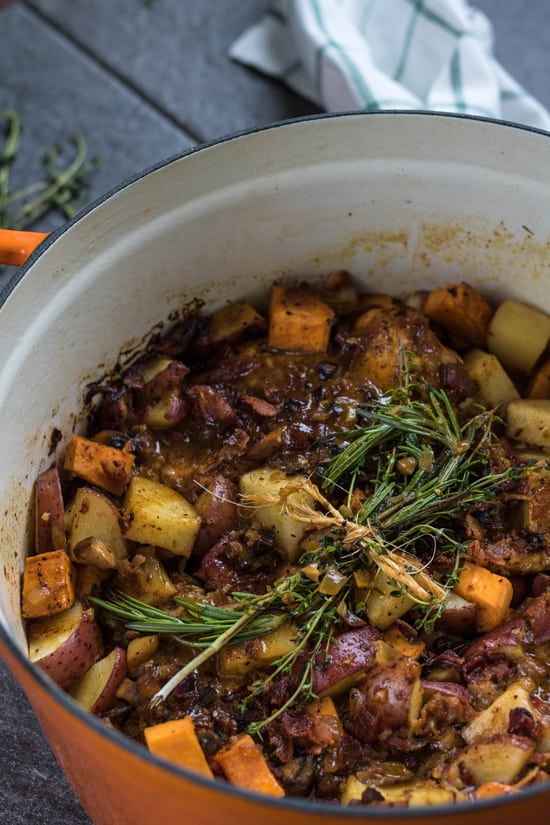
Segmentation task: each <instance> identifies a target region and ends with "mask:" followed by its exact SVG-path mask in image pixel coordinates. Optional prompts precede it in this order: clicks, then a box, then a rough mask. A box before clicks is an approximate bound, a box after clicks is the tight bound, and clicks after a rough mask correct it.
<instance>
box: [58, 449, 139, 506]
mask: <svg viewBox="0 0 550 825" xmlns="http://www.w3.org/2000/svg"><path fill="white" fill-rule="evenodd" d="M133 464H134V456H133V455H132V454H131V453H128V452H126V451H125V450H118V449H117V448H116V447H109V446H108V445H107V444H100V443H99V442H98V441H90V439H88V438H84V437H83V436H81V435H74V436H73V438H72V441H71V443H70V444H69V446H68V448H67V452H66V454H65V464H64V467H65V470H66V471H67V472H68V473H70V474H71V475H73V476H78V477H79V478H83V479H84V480H85V481H88V482H89V483H90V484H95V485H96V486H97V487H101V488H102V489H103V490H107V492H108V493H112V494H113V495H115V496H121V495H122V493H123V492H124V490H125V489H126V487H127V486H128V482H129V480H130V474H131V472H132V467H133Z"/></svg>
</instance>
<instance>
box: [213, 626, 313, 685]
mask: <svg viewBox="0 0 550 825" xmlns="http://www.w3.org/2000/svg"><path fill="white" fill-rule="evenodd" d="M297 638H298V634H297V632H296V628H294V627H292V625H290V624H289V623H288V622H285V623H284V624H282V625H281V626H280V627H277V628H275V630H272V631H271V633H266V635H265V636H260V637H259V638H257V639H251V640H250V641H249V642H242V643H240V644H236V645H231V646H229V647H224V648H222V650H221V651H220V652H219V654H218V671H219V673H220V675H222V676H246V675H247V674H248V673H251V672H252V671H253V670H256V669H257V668H262V667H265V666H266V665H270V664H271V662H274V661H275V660H276V659H279V658H280V657H281V656H284V655H285V654H286V653H290V651H291V650H294V648H295V647H296V641H297Z"/></svg>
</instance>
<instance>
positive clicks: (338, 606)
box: [93, 378, 516, 733]
mask: <svg viewBox="0 0 550 825" xmlns="http://www.w3.org/2000/svg"><path fill="white" fill-rule="evenodd" d="M357 412H358V418H359V420H360V421H361V424H360V425H358V426H356V427H355V428H354V429H353V430H352V431H350V432H347V433H345V434H344V435H343V436H339V438H341V441H342V443H343V445H344V446H343V448H342V450H341V452H340V453H339V454H338V455H337V456H336V457H335V458H334V459H333V461H332V462H331V463H330V464H329V465H328V467H326V468H325V470H324V472H323V473H322V487H323V488H324V489H325V490H326V491H327V492H329V493H331V494H332V495H333V500H329V499H328V498H327V497H326V496H325V495H324V494H323V493H322V492H321V490H320V489H319V487H318V486H316V485H315V484H313V482H311V481H307V482H305V483H304V482H303V481H289V483H288V484H287V485H285V486H284V488H282V489H280V490H279V491H278V492H277V493H276V494H273V495H271V496H270V495H269V494H265V493H261V494H252V495H250V496H247V497H246V499H245V500H244V503H245V504H246V505H248V506H249V507H252V508H254V507H261V506H263V505H270V506H271V505H273V504H276V505H277V506H278V507H280V509H281V512H282V513H286V514H287V515H289V516H291V517H292V518H294V519H295V520H296V521H301V522H304V523H307V524H308V525H309V526H311V527H312V528H316V529H317V530H318V531H319V536H321V535H322V534H324V538H319V540H318V542H316V544H315V545H314V547H313V549H310V550H308V551H306V552H304V553H303V554H302V556H301V558H300V565H301V567H300V569H298V570H297V572H295V573H293V574H292V575H290V576H286V577H284V578H282V579H281V580H279V581H278V582H276V583H275V584H274V585H273V586H272V587H271V588H269V589H268V590H267V592H266V593H265V594H263V595H260V596H258V595H253V594H247V593H233V594H231V598H232V604H231V605H230V606H228V607H222V608H220V607H215V606H213V605H209V604H206V603H202V602H198V601H195V600H192V599H181V598H176V599H175V602H176V604H178V605H179V606H180V607H182V608H183V611H182V614H181V615H180V616H178V617H176V616H173V615H171V614H167V613H165V612H164V611H162V610H158V609H157V608H151V607H149V606H147V605H143V603H141V602H139V601H138V600H136V599H133V598H131V597H128V596H123V595H120V594H118V595H114V596H111V597H110V598H109V599H108V600H100V599H94V600H93V601H94V603H95V604H97V605H98V606H100V607H102V608H104V609H105V610H107V611H109V612H111V613H113V614H114V615H115V616H118V617H119V618H120V619H121V620H122V621H123V623H124V624H125V626H126V627H128V628H131V629H135V630H139V631H141V632H145V633H147V632H149V633H151V632H166V633H172V634H174V635H176V636H178V638H180V639H181V640H182V641H184V642H185V643H186V644H189V645H191V646H192V647H194V648H197V649H200V652H199V653H198V654H197V655H196V656H195V657H194V658H193V659H192V660H191V661H190V662H188V663H187V664H186V665H185V666H184V667H183V668H182V669H181V670H180V671H179V672H178V673H177V674H176V676H174V677H173V678H172V679H171V680H170V681H169V682H168V683H167V684H166V685H164V687H163V688H162V689H161V690H160V691H159V692H158V693H157V694H156V695H155V696H154V697H153V704H157V703H159V702H161V701H163V700H164V699H166V698H167V696H169V695H170V693H171V692H172V690H173V689H174V688H175V687H176V685H177V684H179V682H181V681H182V679H184V678H185V677H186V676H187V675H188V674H189V673H191V672H192V671H193V670H194V669H195V668H196V667H198V666H199V665H201V664H202V663H203V662H205V661H207V659H208V658H210V657H211V656H213V655H215V654H216V653H218V652H219V651H220V650H221V649H222V648H223V647H225V646H228V645H232V644H236V643H238V642H239V641H246V640H250V639H254V638H260V637H261V636H263V635H265V634H266V633H269V632H270V631H271V630H274V629H275V628H276V627H278V626H279V625H281V624H282V623H283V622H288V623H290V624H291V626H292V627H293V628H295V629H296V644H295V646H294V647H293V648H292V649H291V650H290V651H289V652H287V653H285V654H284V655H283V656H281V657H280V658H279V659H277V660H276V661H275V662H272V663H271V666H270V671H269V673H268V674H267V675H266V676H265V677H263V678H261V679H258V680H257V681H256V682H254V683H253V685H252V686H251V690H250V694H249V696H248V697H247V699H246V700H245V702H244V706H247V705H249V704H250V702H252V701H253V700H254V699H255V698H256V697H258V696H260V695H261V694H262V693H263V692H264V691H265V690H266V688H267V686H268V685H269V684H271V683H272V682H273V681H274V680H276V679H278V678H279V677H280V676H281V675H283V674H289V675H291V676H292V677H293V678H294V681H295V684H294V688H293V689H292V690H291V692H290V695H289V696H288V698H287V700H286V701H285V703H284V704H283V705H282V707H280V708H277V710H276V711H275V712H274V713H273V714H272V715H271V716H270V717H269V718H268V719H265V720H262V721H259V722H254V723H252V724H251V725H250V731H251V732H252V733H258V732H259V731H260V730H261V728H262V727H263V726H264V725H266V724H268V723H269V722H270V721H272V720H273V719H274V718H276V717H277V716H278V715H280V713H282V712H283V711H284V710H285V709H286V708H288V707H290V706H292V705H293V704H294V703H296V702H297V701H298V700H300V699H307V698H308V697H312V696H313V695H314V693H313V675H314V667H315V665H314V663H315V661H316V660H317V656H318V654H319V651H321V650H323V649H325V650H328V646H329V644H330V642H331V640H332V639H333V637H334V635H335V634H336V630H337V626H338V622H340V621H344V623H345V621H346V617H349V616H353V615H354V611H355V613H356V614H361V612H364V611H365V610H366V609H365V605H364V603H363V604H362V605H361V604H354V603H353V598H354V585H353V576H354V573H355V572H357V571H365V570H366V571H369V570H370V571H371V574H372V580H373V581H376V576H377V575H383V576H384V577H385V578H386V579H387V580H388V581H389V582H390V583H392V584H391V586H394V587H395V589H396V592H399V593H406V594H407V595H408V596H409V597H410V598H411V600H412V601H413V602H415V603H416V604H418V605H419V606H420V607H422V608H423V610H424V617H423V618H422V620H421V622H420V624H421V625H423V626H426V625H427V624H429V622H430V621H433V620H434V619H435V617H436V616H437V615H438V612H439V610H440V609H441V606H442V604H443V601H444V599H445V596H446V594H447V592H448V591H449V589H450V588H451V587H452V586H453V584H454V583H455V581H456V577H457V574H458V570H459V567H460V560H461V558H462V551H463V545H462V542H461V534H460V529H459V527H460V524H459V519H460V516H461V515H462V513H463V512H464V511H465V509H466V508H467V507H468V506H469V505H471V504H472V503H473V502H476V501H489V500H493V499H494V498H495V496H496V495H497V493H498V490H499V488H500V486H501V485H502V483H503V482H504V481H506V480H508V479H510V478H513V477H514V473H515V472H516V471H515V470H514V469H509V470H505V471H503V472H492V471H491V467H490V457H489V451H490V448H491V446H492V445H493V443H494V440H495V433H494V430H495V427H496V425H497V423H498V419H497V418H496V416H495V415H494V413H492V412H488V411H485V410H482V411H480V412H479V413H478V414H476V415H474V416H473V417H467V418H466V419H465V420H464V422H461V421H460V420H459V418H458V415H457V413H456V412H455V410H454V408H453V406H452V404H451V403H450V401H449V399H448V397H447V395H446V393H445V392H444V391H443V390H438V389H434V388H432V387H429V386H427V385H422V384H414V383H411V382H410V381H409V380H408V378H407V381H406V383H405V384H404V386H402V387H400V388H398V389H396V390H393V391H391V392H388V393H387V394H386V395H385V396H383V397H381V398H379V399H377V400H375V401H372V402H371V403H369V404H367V405H365V406H364V407H362V408H361V409H360V410H358V411H357ZM359 485H361V488H362V490H363V496H364V501H363V502H362V504H361V506H359V507H357V506H355V508H354V509H352V508H351V506H350V505H351V503H352V501H353V495H354V493H355V491H356V490H357V488H358V486H359ZM298 489H300V490H305V491H306V492H307V493H308V494H309V498H310V501H313V503H308V501H307V500H305V499H304V498H303V497H296V496H293V495H292V494H293V493H295V492H296V491H297V490H298ZM364 491H367V492H366V493H365V492H364ZM342 498H343V499H344V503H343V504H341V505H340V506H338V500H341V499H342ZM430 544H431V545H432V547H433V548H434V550H435V549H437V551H438V553H440V554H441V553H444V554H445V553H449V554H452V558H453V561H452V564H451V565H450V568H451V572H450V573H440V574H437V573H436V575H435V577H434V573H433V571H432V570H431V569H430V568H431V562H430V561H428V562H426V561H425V560H424V561H423V558H424V559H425V556H426V548H427V547H429V546H430ZM432 555H433V554H432ZM312 570H314V571H315V573H316V575H311V573H312ZM335 575H336V578H337V579H338V580H339V581H340V583H341V584H340V585H339V586H338V587H337V588H333V587H331V586H329V585H330V582H331V581H332V580H333V578H334V576H335ZM327 581H328V584H327ZM374 586H375V585H374ZM355 618H356V619H358V621H360V622H361V621H364V620H365V619H362V618H361V616H360V615H358V616H357V615H356V616H355ZM297 668H298V675H297ZM300 668H301V672H300V670H299V669H300Z"/></svg>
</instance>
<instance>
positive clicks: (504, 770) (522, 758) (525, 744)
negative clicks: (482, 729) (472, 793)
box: [448, 734, 535, 788]
mask: <svg viewBox="0 0 550 825" xmlns="http://www.w3.org/2000/svg"><path fill="white" fill-rule="evenodd" d="M534 752H535V746H534V745H533V744H530V743H529V740H527V739H525V738H523V737H519V736H510V735H509V734H499V735H497V736H493V737H492V738H491V739H490V740H489V741H481V742H474V744H473V745H468V746H467V747H466V748H464V749H463V750H462V751H461V752H460V753H459V754H458V756H457V757H456V759H454V760H453V762H452V763H451V765H450V767H449V772H448V779H449V781H450V782H452V783H453V785H456V787H457V788H463V787H464V777H468V784H469V782H470V778H471V781H472V783H473V784H474V785H482V784H483V783H484V782H504V783H505V784H506V785H512V784H513V783H514V782H515V781H516V780H517V778H518V776H519V775H520V773H521V772H522V771H523V769H524V768H525V767H526V765H527V764H528V762H529V760H530V759H531V757H532V756H533V753H534Z"/></svg>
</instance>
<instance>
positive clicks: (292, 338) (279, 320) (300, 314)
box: [268, 284, 334, 352]
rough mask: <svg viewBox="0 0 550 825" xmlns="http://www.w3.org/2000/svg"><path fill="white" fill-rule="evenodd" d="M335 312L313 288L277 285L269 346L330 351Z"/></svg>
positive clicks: (273, 294) (269, 332)
mask: <svg viewBox="0 0 550 825" xmlns="http://www.w3.org/2000/svg"><path fill="white" fill-rule="evenodd" d="M333 320H334V312H333V311H332V309H331V308H330V307H329V305H328V304H326V303H325V302H324V301H323V299H322V298H321V297H320V295H318V294H317V293H316V292H314V291H313V290H311V289H307V288H303V289H300V288H296V287H287V286H279V285H277V284H276V285H275V286H273V287H272V289H271V297H270V301H269V329H268V345H269V346H270V347H273V349H279V350H287V351H289V352H326V350H327V347H328V342H329V338H330V331H331V328H332V322H333Z"/></svg>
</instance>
